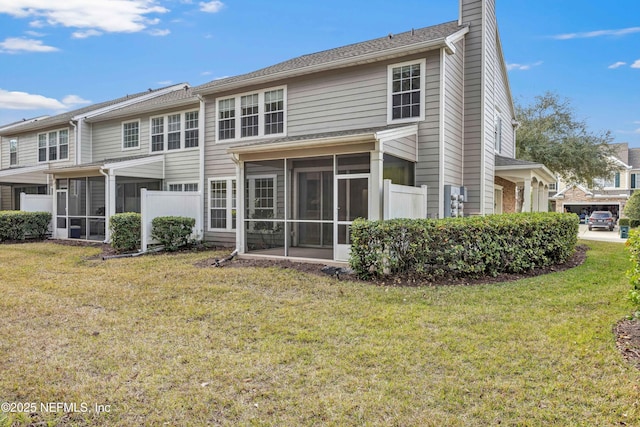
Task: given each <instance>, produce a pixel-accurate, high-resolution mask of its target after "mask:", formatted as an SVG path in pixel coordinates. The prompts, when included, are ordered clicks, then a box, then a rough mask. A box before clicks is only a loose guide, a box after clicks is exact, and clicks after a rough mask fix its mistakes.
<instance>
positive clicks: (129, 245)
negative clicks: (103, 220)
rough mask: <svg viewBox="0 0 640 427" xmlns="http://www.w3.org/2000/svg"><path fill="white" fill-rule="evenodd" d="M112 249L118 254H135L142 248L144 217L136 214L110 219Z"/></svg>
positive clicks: (131, 213)
mask: <svg viewBox="0 0 640 427" xmlns="http://www.w3.org/2000/svg"><path fill="white" fill-rule="evenodd" d="M109 229H110V230H111V247H113V249H115V250H116V252H133V251H135V250H137V249H139V248H140V243H141V242H140V233H141V230H142V216H141V215H140V214H139V213H135V212H125V213H119V214H115V215H113V216H112V217H111V218H110V219H109Z"/></svg>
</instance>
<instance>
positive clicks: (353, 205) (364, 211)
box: [334, 173, 369, 261]
mask: <svg viewBox="0 0 640 427" xmlns="http://www.w3.org/2000/svg"><path fill="white" fill-rule="evenodd" d="M336 181H337V185H336V187H337V188H336V201H337V203H336V218H337V221H336V223H335V230H334V233H335V242H336V251H335V259H336V260H338V261H348V260H349V251H350V250H351V223H352V222H353V220H354V219H356V218H369V174H368V173H367V174H352V175H337V176H336Z"/></svg>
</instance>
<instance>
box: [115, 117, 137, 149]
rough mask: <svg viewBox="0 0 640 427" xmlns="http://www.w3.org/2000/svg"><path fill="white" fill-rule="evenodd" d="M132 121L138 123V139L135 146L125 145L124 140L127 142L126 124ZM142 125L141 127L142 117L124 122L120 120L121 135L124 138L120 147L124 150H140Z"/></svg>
mask: <svg viewBox="0 0 640 427" xmlns="http://www.w3.org/2000/svg"><path fill="white" fill-rule="evenodd" d="M130 123H137V124H138V141H137V144H136V146H135V147H125V146H124V142H125V136H124V126H125V125H127V124H130ZM140 131H141V127H140V119H136V120H126V121H123V122H120V137H121V139H122V142H121V145H120V147H121V148H122V151H131V150H139V149H140V134H141V132H140Z"/></svg>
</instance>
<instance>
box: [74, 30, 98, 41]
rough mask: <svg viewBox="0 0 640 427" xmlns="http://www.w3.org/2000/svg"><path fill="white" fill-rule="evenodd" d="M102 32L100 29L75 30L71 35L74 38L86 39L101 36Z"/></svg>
mask: <svg viewBox="0 0 640 427" xmlns="http://www.w3.org/2000/svg"><path fill="white" fill-rule="evenodd" d="M100 35H102V33H101V32H100V31H98V30H93V29H89V30H86V31H74V32H73V34H71V37H73V38H74V39H86V38H87V37H93V36H100Z"/></svg>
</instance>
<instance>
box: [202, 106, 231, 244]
mask: <svg viewBox="0 0 640 427" xmlns="http://www.w3.org/2000/svg"><path fill="white" fill-rule="evenodd" d="M205 117H206V119H205V122H204V129H205V131H204V147H205V150H204V175H205V186H206V187H205V188H204V189H203V191H204V192H205V197H204V217H203V220H204V224H205V227H204V240H205V241H207V242H211V243H213V244H215V245H216V246H221V247H235V246H236V232H235V231H209V230H208V229H209V197H210V192H211V189H210V188H209V179H210V178H214V179H215V178H227V177H230V176H236V165H235V163H234V162H233V160H232V158H231V155H230V154H227V147H228V146H229V145H228V144H216V142H215V141H216V109H215V102H214V100H213V99H211V98H209V99H207V102H206V103H205Z"/></svg>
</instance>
